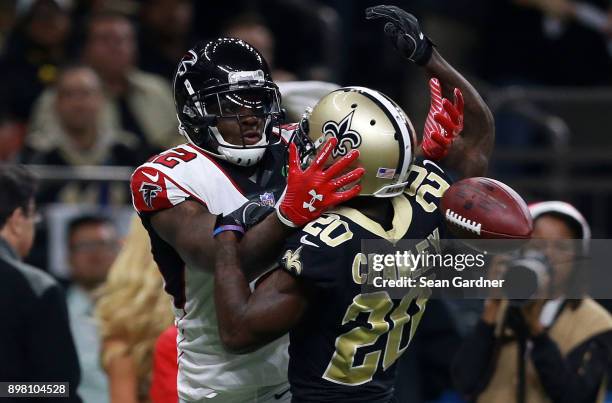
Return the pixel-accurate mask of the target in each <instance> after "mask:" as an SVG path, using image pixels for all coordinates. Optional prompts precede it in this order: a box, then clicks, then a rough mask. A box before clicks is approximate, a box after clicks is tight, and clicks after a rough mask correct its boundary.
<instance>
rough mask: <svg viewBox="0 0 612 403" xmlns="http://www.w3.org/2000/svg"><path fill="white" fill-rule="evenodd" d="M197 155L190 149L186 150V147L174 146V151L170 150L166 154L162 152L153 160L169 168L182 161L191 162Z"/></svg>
mask: <svg viewBox="0 0 612 403" xmlns="http://www.w3.org/2000/svg"><path fill="white" fill-rule="evenodd" d="M196 157H197V155H196V154H195V153H192V152H190V151H187V150H185V149H184V148H180V147H177V148H174V149H173V150H172V151H168V152H166V153H164V154H161V155H160V156H158V157H157V158H155V159H154V160H153V162H154V163H155V164H161V165H163V166H165V167H168V168H174V167H175V166H177V165H178V164H179V163H180V162H181V161H183V162H189V161H191V160H192V159H194V158H196Z"/></svg>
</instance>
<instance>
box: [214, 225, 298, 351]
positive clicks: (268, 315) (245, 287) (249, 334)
mask: <svg viewBox="0 0 612 403" xmlns="http://www.w3.org/2000/svg"><path fill="white" fill-rule="evenodd" d="M238 244H239V243H238V241H237V238H236V235H235V234H234V233H233V232H231V231H227V232H223V233H221V234H220V235H218V236H217V242H216V245H217V248H218V250H217V256H216V263H215V308H216V311H217V322H218V326H219V336H220V338H221V341H222V343H223V345H224V346H225V348H226V349H227V350H228V351H230V352H232V353H236V354H244V353H248V352H251V351H254V350H256V349H258V348H260V347H262V346H263V345H265V344H268V343H270V342H271V341H273V340H275V339H277V338H279V337H280V336H282V335H284V334H286V333H287V332H288V331H289V330H290V329H291V328H292V327H293V326H294V325H295V324H296V323H297V322H298V321H299V320H300V318H301V316H302V314H303V313H304V311H305V309H306V304H307V300H306V296H305V291H304V288H303V286H302V284H301V283H300V282H299V281H298V280H297V279H295V278H294V277H293V276H291V275H290V274H289V273H287V272H285V271H284V270H274V271H273V272H272V273H270V274H269V275H268V276H267V277H265V279H263V280H262V282H261V283H260V284H258V286H257V287H256V288H255V290H254V291H253V292H251V289H250V288H249V283H248V281H247V279H246V277H245V275H244V274H243V272H242V270H241V267H240V260H239V259H238V253H237V252H238Z"/></svg>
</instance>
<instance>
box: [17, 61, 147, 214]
mask: <svg viewBox="0 0 612 403" xmlns="http://www.w3.org/2000/svg"><path fill="white" fill-rule="evenodd" d="M51 96H52V98H51V102H52V108H51V112H52V114H50V115H48V117H46V118H43V119H42V120H43V121H44V122H46V125H44V131H38V132H34V133H30V134H29V135H28V144H29V145H30V146H31V149H30V150H28V152H26V153H25V156H24V160H25V161H26V162H28V163H34V164H43V165H56V166H80V165H120V166H136V165H138V164H140V163H141V162H142V161H143V160H145V159H146V158H147V155H145V154H144V153H143V152H142V150H141V149H140V148H139V144H138V139H137V138H136V136H135V135H133V134H131V133H128V132H125V131H120V130H118V129H113V128H112V127H109V126H108V125H106V124H105V122H104V121H103V120H102V119H101V118H100V115H101V113H102V108H103V105H104V94H103V92H102V86H101V83H100V80H99V78H98V76H97V75H96V73H95V72H94V71H93V70H92V69H91V68H89V67H86V66H81V65H76V66H71V67H68V68H66V69H65V70H63V71H62V72H61V74H60V76H59V78H58V82H57V85H56V88H55V92H53V93H51ZM123 187H124V186H122V185H121V184H116V185H115V186H110V187H109V186H107V185H100V184H95V183H93V184H92V183H85V184H80V185H76V184H70V183H56V184H51V185H49V186H47V187H45V188H43V189H41V197H40V200H41V201H43V202H49V201H61V202H66V203H76V202H89V203H101V202H104V203H113V204H122V203H126V202H128V195H127V192H126V191H125V189H123Z"/></svg>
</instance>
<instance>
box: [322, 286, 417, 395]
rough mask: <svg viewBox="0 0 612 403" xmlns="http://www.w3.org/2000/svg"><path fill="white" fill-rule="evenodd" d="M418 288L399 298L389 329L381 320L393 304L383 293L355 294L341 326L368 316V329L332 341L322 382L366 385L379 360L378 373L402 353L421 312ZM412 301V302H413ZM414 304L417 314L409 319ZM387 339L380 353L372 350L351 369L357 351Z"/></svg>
mask: <svg viewBox="0 0 612 403" xmlns="http://www.w3.org/2000/svg"><path fill="white" fill-rule="evenodd" d="M418 292H419V290H418V288H413V289H411V290H410V292H409V293H408V294H407V295H406V296H404V298H402V300H401V302H400V303H399V305H398V306H397V308H395V309H394V310H393V312H391V315H390V316H389V318H390V319H391V321H392V322H393V328H392V329H391V331H389V328H390V327H391V326H390V324H389V323H388V322H387V321H386V320H385V317H386V316H387V314H388V313H389V312H390V311H391V309H392V308H393V305H394V304H393V300H391V298H390V297H389V294H388V293H387V292H386V291H380V292H375V293H371V294H359V295H357V296H356V297H355V298H354V299H353V303H352V304H351V305H350V306H349V307H348V309H347V311H346V313H345V314H344V319H343V320H342V324H343V325H345V324H347V323H349V322H351V321H354V320H356V319H357V316H358V315H359V314H360V313H369V315H368V324H369V325H370V326H369V327H363V326H359V327H356V328H354V329H351V330H349V331H348V332H346V333H344V334H342V335H340V336H338V338H337V339H336V351H335V352H334V355H333V356H332V359H331V361H330V362H329V364H328V365H327V369H326V370H325V373H324V374H323V378H324V379H327V380H328V381H331V382H334V383H339V384H343V385H350V386H355V385H361V384H364V383H366V382H369V381H371V380H372V378H373V377H374V374H375V373H376V371H377V370H378V367H379V364H380V359H381V356H382V369H383V371H384V370H387V369H388V368H389V367H390V366H391V365H393V363H394V362H395V360H397V359H398V358H399V357H400V355H402V353H403V352H404V351H405V350H406V348H407V347H408V344H409V343H410V340H412V336H413V335H414V332H415V331H416V328H417V327H418V325H419V321H420V320H421V316H422V315H423V312H424V310H425V304H426V303H427V298H422V297H419V296H418V295H417V293H418ZM415 299H416V300H415ZM413 302H414V303H415V304H416V307H417V308H418V311H417V312H416V313H415V314H414V315H412V317H411V315H410V314H409V313H408V309H409V308H410V305H411V304H412V303H413ZM408 323H410V329H408V331H409V332H410V334H409V335H408V341H407V342H406V345H405V346H403V347H402V346H401V342H402V338H403V337H402V336H403V334H404V327H405V326H406V325H407V324H408ZM384 334H386V335H387V343H386V345H385V348H384V350H383V351H381V350H376V351H372V352H369V353H367V354H365V355H364V357H363V362H362V364H361V365H355V362H354V360H355V355H356V354H357V350H358V349H360V348H363V347H366V346H371V345H372V344H374V343H376V341H377V340H378V338H379V337H381V336H383V335H384Z"/></svg>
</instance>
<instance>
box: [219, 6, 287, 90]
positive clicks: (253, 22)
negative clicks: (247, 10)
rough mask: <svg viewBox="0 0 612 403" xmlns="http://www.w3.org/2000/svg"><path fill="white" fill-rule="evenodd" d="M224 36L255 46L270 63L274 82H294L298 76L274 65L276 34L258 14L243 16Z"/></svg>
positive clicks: (227, 28) (234, 22) (231, 24)
mask: <svg viewBox="0 0 612 403" xmlns="http://www.w3.org/2000/svg"><path fill="white" fill-rule="evenodd" d="M222 36H228V37H233V38H238V39H242V40H243V41H245V42H247V43H248V44H250V45H252V46H254V47H255V48H256V49H257V50H259V52H260V53H261V54H262V56H263V57H264V59H266V61H267V62H268V65H269V66H270V69H271V70H272V78H273V79H274V81H294V80H296V75H295V74H293V73H291V72H289V71H286V70H282V69H278V68H276V67H275V65H274V47H275V40H274V34H273V33H272V31H270V29H269V28H268V26H267V25H266V24H265V23H264V21H263V20H262V19H261V18H260V17H258V16H257V15H256V14H243V15H241V16H239V17H237V18H235V19H233V20H231V21H230V22H228V24H227V25H226V26H225V28H224V29H223V32H222Z"/></svg>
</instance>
